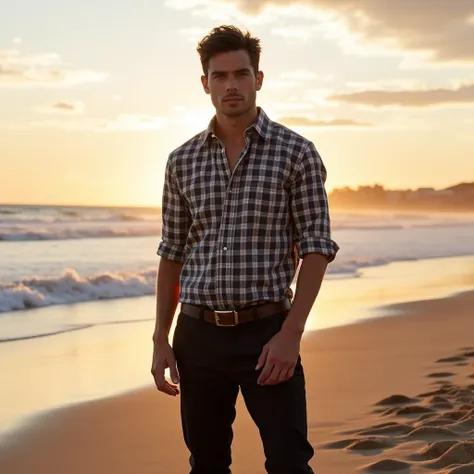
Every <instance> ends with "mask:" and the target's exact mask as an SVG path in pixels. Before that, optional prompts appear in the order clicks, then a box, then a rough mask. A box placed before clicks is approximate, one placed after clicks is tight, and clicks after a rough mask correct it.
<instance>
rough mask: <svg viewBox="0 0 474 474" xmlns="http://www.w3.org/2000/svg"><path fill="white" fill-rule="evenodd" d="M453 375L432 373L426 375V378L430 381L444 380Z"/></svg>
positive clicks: (449, 373) (451, 373) (453, 374)
mask: <svg viewBox="0 0 474 474" xmlns="http://www.w3.org/2000/svg"><path fill="white" fill-rule="evenodd" d="M455 375H456V374H455V373H453V372H433V373H431V374H428V375H427V377H429V378H431V379H444V378H446V377H454V376H455Z"/></svg>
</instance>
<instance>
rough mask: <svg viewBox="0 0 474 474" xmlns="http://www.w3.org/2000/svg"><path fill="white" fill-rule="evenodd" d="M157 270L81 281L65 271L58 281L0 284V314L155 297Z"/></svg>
mask: <svg viewBox="0 0 474 474" xmlns="http://www.w3.org/2000/svg"><path fill="white" fill-rule="evenodd" d="M155 281H156V269H150V270H146V271H142V272H118V273H112V272H105V273H101V274H98V275H93V276H88V277H81V276H80V275H79V274H78V273H77V272H76V271H75V270H73V269H67V270H65V271H64V272H63V274H62V275H60V276H58V277H31V278H23V279H22V280H20V281H15V282H11V283H1V284H0V313H3V312H7V311H16V310H22V309H32V308H40V307H44V306H51V305H59V304H68V303H80V302H85V301H96V300H103V299H113V298H126V297H136V296H145V295H151V294H153V293H154V289H155Z"/></svg>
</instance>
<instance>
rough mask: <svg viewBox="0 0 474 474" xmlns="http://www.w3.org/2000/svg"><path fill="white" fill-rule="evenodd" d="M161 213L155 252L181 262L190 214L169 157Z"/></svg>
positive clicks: (189, 224) (183, 255)
mask: <svg viewBox="0 0 474 474" xmlns="http://www.w3.org/2000/svg"><path fill="white" fill-rule="evenodd" d="M161 213H162V217H161V223H162V230H161V242H160V244H159V246H158V250H157V253H158V255H159V256H160V257H164V258H167V259H169V260H174V261H177V262H183V261H184V257H185V247H186V240H187V236H188V232H189V228H190V226H191V216H190V213H189V210H188V207H187V205H186V202H185V200H184V198H183V197H182V195H181V194H180V192H179V188H178V184H177V181H176V176H175V175H174V173H173V169H172V161H171V160H170V159H168V162H167V164H166V170H165V183H164V186H163V196H162V205H161Z"/></svg>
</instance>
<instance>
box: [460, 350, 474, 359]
mask: <svg viewBox="0 0 474 474" xmlns="http://www.w3.org/2000/svg"><path fill="white" fill-rule="evenodd" d="M462 356H463V357H474V350H469V351H467V352H464V353H463V354H462Z"/></svg>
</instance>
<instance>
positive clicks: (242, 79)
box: [201, 50, 263, 117]
mask: <svg viewBox="0 0 474 474" xmlns="http://www.w3.org/2000/svg"><path fill="white" fill-rule="evenodd" d="M201 80H202V85H203V87H204V90H205V91H206V93H208V94H210V96H211V100H212V103H213V105H214V107H215V108H216V110H217V111H219V112H221V113H222V114H223V115H225V116H227V117H238V116H240V115H243V114H245V113H246V112H248V111H249V110H250V109H252V108H253V107H254V106H255V102H256V97H257V91H259V90H260V89H261V87H262V81H263V73H262V72H258V74H257V75H255V72H254V70H253V67H252V65H251V64H250V56H249V54H248V53H247V51H245V50H239V51H230V52H228V53H220V54H217V55H215V56H213V57H212V58H211V60H210V61H209V72H208V75H207V77H205V76H203V77H202V78H201Z"/></svg>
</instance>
